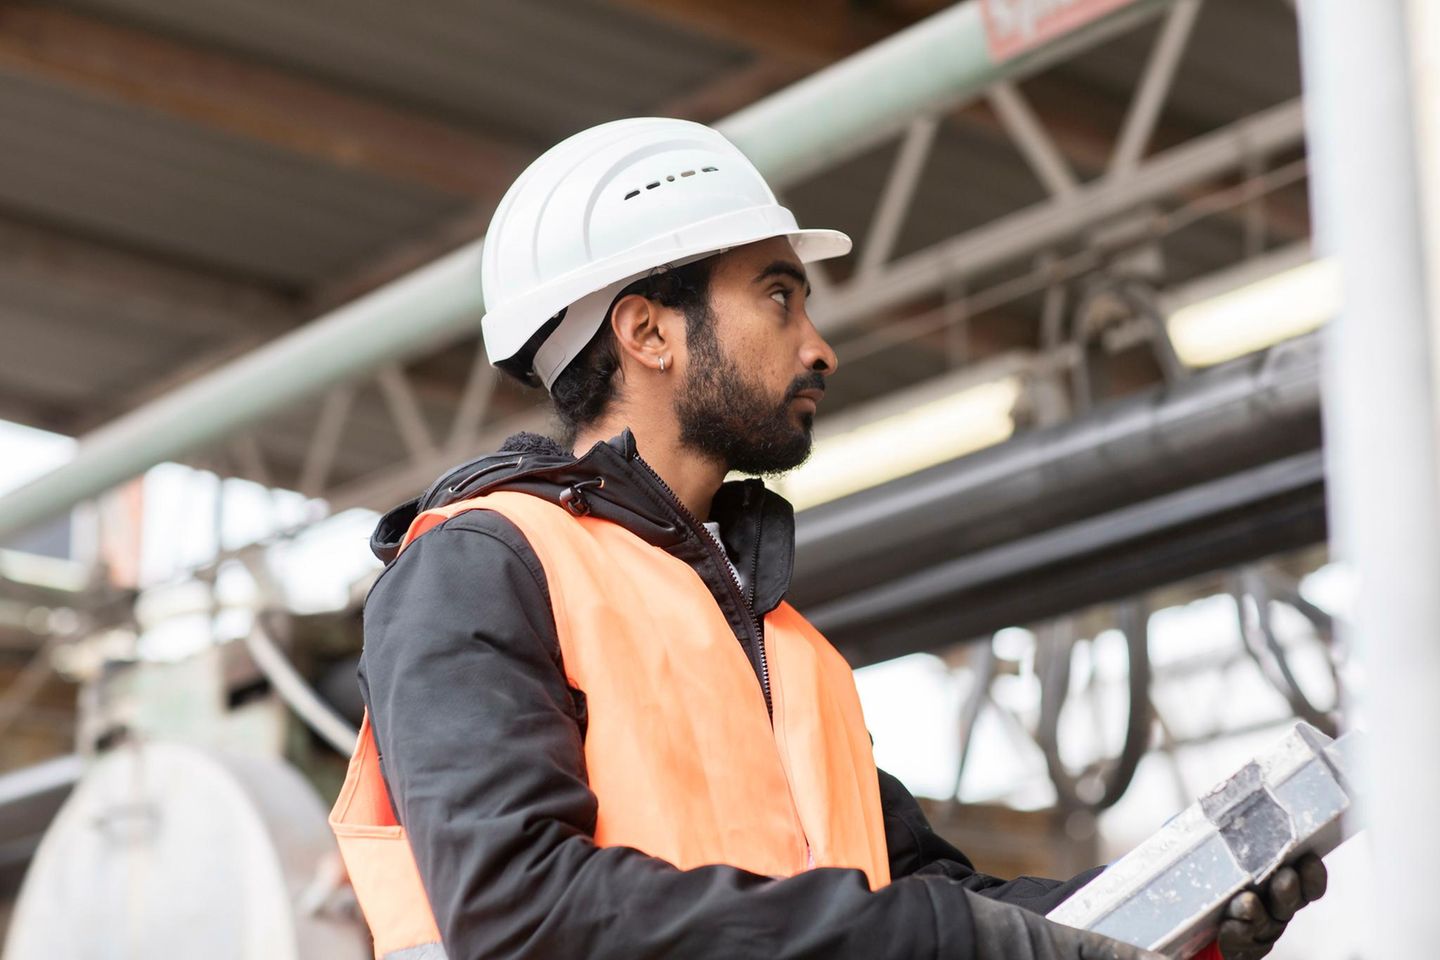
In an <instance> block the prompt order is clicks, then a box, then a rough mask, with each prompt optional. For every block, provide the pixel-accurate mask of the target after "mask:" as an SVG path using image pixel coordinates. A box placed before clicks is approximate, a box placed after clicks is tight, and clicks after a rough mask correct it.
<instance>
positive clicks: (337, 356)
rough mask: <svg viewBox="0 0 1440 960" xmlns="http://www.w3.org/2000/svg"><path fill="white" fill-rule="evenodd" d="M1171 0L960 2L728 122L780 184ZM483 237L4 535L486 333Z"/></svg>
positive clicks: (24, 512) (147, 413) (19, 515)
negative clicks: (998, 11) (1040, 5)
mask: <svg viewBox="0 0 1440 960" xmlns="http://www.w3.org/2000/svg"><path fill="white" fill-rule="evenodd" d="M1168 2H1169V0H1135V2H1134V3H1131V4H1129V5H1128V6H1125V7H1122V8H1120V10H1119V11H1117V12H1116V13H1113V14H1110V15H1108V16H1106V17H1103V18H1101V19H1100V20H1097V21H1095V22H1094V23H1091V24H1089V25H1087V26H1086V27H1084V28H1082V29H1080V30H1077V31H1075V32H1074V33H1071V34H1069V35H1067V36H1065V37H1063V38H1062V39H1061V40H1059V41H1057V42H1056V43H1054V44H1052V45H1050V46H1049V47H1045V48H1042V49H1040V50H1037V51H1033V52H1031V53H1028V54H1026V55H1024V56H1021V57H1018V58H1016V59H1013V60H1009V61H1005V62H1003V63H996V62H994V61H992V60H991V58H990V55H989V52H988V50H987V48H986V44H985V28H984V22H983V18H982V17H981V13H980V4H979V3H978V2H977V0H970V2H967V3H962V4H958V5H956V6H954V7H952V8H950V9H947V10H945V11H943V12H941V13H939V14H936V15H935V16H933V17H930V18H928V19H927V20H924V21H922V22H921V23H918V24H916V25H915V26H914V27H911V28H909V29H907V30H903V31H901V32H899V33H897V34H895V35H894V36H892V37H890V38H889V39H887V40H885V41H884V42H882V43H878V44H876V45H875V46H873V47H870V48H868V49H866V50H863V51H861V52H860V53H858V54H856V55H855V56H853V57H850V58H849V59H847V60H844V61H842V62H840V63H837V64H834V65H833V66H830V67H828V68H826V69H824V70H822V71H820V72H819V73H816V74H815V75H813V76H811V77H808V78H806V79H805V80H802V81H800V82H799V83H797V84H795V85H794V86H791V87H789V88H787V89H786V90H783V91H781V92H779V93H777V94H775V95H774V96H771V97H768V98H766V99H765V100H763V101H761V102H760V103H757V104H755V105H753V106H751V107H748V108H746V109H745V110H742V111H740V112H739V113H737V114H734V115H732V116H731V117H729V118H728V119H726V120H723V121H721V122H720V123H718V124H717V125H716V126H717V127H718V128H719V129H720V130H721V131H722V132H724V133H725V135H726V136H728V137H729V138H730V139H731V140H733V141H734V142H735V143H736V145H737V146H739V147H740V148H741V149H742V150H744V151H745V152H746V153H747V154H748V155H749V156H750V157H751V158H752V159H753V160H754V161H755V164H756V166H757V167H758V168H759V169H760V170H761V172H762V173H764V174H765V175H766V177H767V178H769V179H770V180H771V181H772V183H773V185H775V186H776V187H783V186H785V185H786V184H788V183H792V182H794V181H795V180H797V179H798V178H800V177H803V176H804V175H805V174H806V173H808V172H811V171H814V170H816V169H819V168H821V167H824V166H828V165H831V164H833V163H835V162H836V160H837V159H839V158H840V157H843V156H848V155H849V154H850V153H852V152H854V151H856V150H859V149H862V148H863V147H865V146H867V145H869V144H872V143H875V142H878V141H879V140H881V139H884V138H885V137H888V136H891V135H893V134H894V133H895V132H896V131H898V130H900V129H903V128H904V126H905V125H907V124H908V123H910V122H911V121H912V120H913V119H914V118H915V117H917V116H920V115H923V114H925V113H927V112H930V111H933V110H935V109H937V108H939V107H941V106H943V105H946V104H951V103H954V102H956V101H958V100H963V99H965V98H967V97H970V96H975V95H977V94H979V93H980V92H981V91H983V90H984V89H985V88H986V87H988V86H989V85H990V84H992V83H995V82H997V81H1000V80H1005V79H1008V78H1011V77H1016V76H1020V75H1023V74H1024V73H1026V72H1027V71H1032V70H1035V69H1038V68H1040V67H1041V66H1043V65H1045V64H1047V63H1049V62H1051V61H1053V60H1054V59H1056V58H1058V57H1061V56H1064V55H1069V54H1071V53H1073V52H1074V51H1075V50H1077V49H1080V48H1083V47H1084V46H1085V45H1088V44H1093V43H1097V42H1099V41H1101V40H1103V39H1106V38H1108V37H1110V36H1111V35H1113V34H1114V33H1116V32H1118V31H1120V30H1123V29H1126V28H1128V27H1130V26H1132V25H1133V24H1135V23H1136V22H1137V20H1139V19H1142V18H1144V17H1148V16H1151V15H1153V14H1154V13H1156V12H1157V11H1159V10H1162V9H1164V8H1165V7H1166V6H1167V5H1168ZM480 243H481V242H480V241H476V242H474V243H471V244H469V245H467V246H464V247H461V248H460V249H458V250H456V251H455V252H453V253H451V254H449V255H447V256H445V257H443V258H441V259H439V260H437V261H435V262H434V263H432V264H429V265H428V266H426V267H423V268H421V269H420V270H417V271H415V272H414V273H411V274H409V275H407V276H405V277H402V278H401V279H399V280H396V281H395V282H393V283H391V284H389V285H387V286H385V287H382V288H381V289H379V290H376V291H374V292H373V293H370V294H369V295H367V296H364V297H362V298H360V299H359V300H356V301H355V302H353V303H351V304H348V305H346V306H344V307H341V308H339V309H338V310H335V311H333V312H331V313H329V314H326V315H325V316H323V317H320V318H319V319H317V320H314V321H312V322H311V323H309V324H307V325H306V326H305V327H303V328H302V329H300V330H298V331H296V332H294V333H292V334H289V335H287V336H284V337H282V338H280V339H278V340H275V341H273V342H271V343H269V344H267V345H265V346H264V347H261V348H260V349H258V350H256V351H255V352H254V353H251V354H249V355H247V356H245V357H242V358H241V359H239V360H237V361H235V362H233V363H231V364H229V365H227V366H225V367H223V368H222V369H220V370H217V371H215V372H214V373H212V374H210V375H207V376H205V377H203V378H201V379H199V380H196V381H194V382H192V383H189V384H187V385H185V386H183V387H180V388H178V389H177V390H175V392H173V393H171V394H168V395H167V396H164V397H161V398H159V399H157V400H155V401H154V402H152V403H149V404H147V405H145V406H143V407H141V408H139V409H137V410H135V411H133V412H131V413H129V414H126V415H125V416H123V417H120V418H119V419H117V420H114V421H112V422H111V423H109V424H107V425H106V426H104V427H101V428H100V429H98V430H96V431H94V432H93V433H90V434H88V435H86V436H85V437H83V438H82V439H81V443H80V446H79V449H78V451H77V453H76V456H75V458H74V459H73V460H72V461H71V462H70V463H68V464H66V465H65V466H63V467H61V468H59V469H58V470H55V471H52V472H51V473H49V474H46V475H44V476H42V477H40V478H39V479H37V480H35V481H33V482H31V483H29V484H27V485H26V486H24V487H21V488H19V489H18V490H15V491H14V492H12V493H10V494H8V495H7V496H5V497H4V498H3V499H0V538H4V537H8V536H11V535H13V534H16V533H18V532H20V531H21V530H24V529H26V528H27V527H29V526H31V525H32V524H34V523H37V522H39V521H41V520H44V519H46V518H48V517H50V516H53V515H54V514H56V513H58V512H60V511H62V510H64V509H65V508H67V507H69V506H71V505H73V504H75V503H77V502H79V501H81V500H83V499H85V498H87V497H92V496H95V495H96V494H98V493H100V492H102V491H104V490H107V489H109V488H110V487H112V486H114V485H115V484H117V483H120V482H122V481H124V480H127V479H129V478H130V477H133V476H135V475H136V474H138V473H140V472H141V471H143V470H145V469H146V468H147V467H150V466H152V465H154V464H156V463H159V462H161V461H163V460H168V459H175V458H178V457H183V456H185V455H187V454H190V453H193V452H194V451H195V450H196V449H197V448H199V447H201V446H203V445H204V444H206V443H211V442H214V441H217V440H220V439H222V438H224V437H225V436H227V435H228V434H230V433H232V432H235V431H236V430H238V429H240V428H242V427H245V426H248V425H249V424H252V423H254V422H256V421H257V420H260V419H262V418H264V417H266V416H268V415H270V414H273V413H277V412H279V411H281V410H283V409H285V408H287V407H289V406H292V405H293V404H294V403H295V402H296V401H298V400H300V399H302V398H305V397H308V396H310V395H312V394H314V393H317V392H319V391H321V390H323V389H324V388H326V387H329V386H332V385H334V384H336V383H340V382H342V381H345V380H349V379H354V378H355V377H358V376H359V375H361V374H363V373H366V372H368V371H370V370H373V369H375V368H376V367H379V366H381V365H383V364H386V363H392V362H398V361H400V360H403V359H405V358H407V357H410V356H415V355H418V354H422V353H424V352H426V351H428V350H433V349H436V348H438V347H440V346H442V345H444V344H447V343H449V342H451V341H453V340H455V339H456V338H458V337H460V336H462V335H464V334H469V333H473V332H474V329H475V326H476V323H477V320H478V318H479V316H480V315H481V313H482V312H483V309H484V303H483V301H482V299H481V295H480V283H479V276H480Z"/></svg>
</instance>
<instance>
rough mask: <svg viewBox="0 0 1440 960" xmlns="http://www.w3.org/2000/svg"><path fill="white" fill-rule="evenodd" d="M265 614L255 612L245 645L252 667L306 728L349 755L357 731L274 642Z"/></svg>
mask: <svg viewBox="0 0 1440 960" xmlns="http://www.w3.org/2000/svg"><path fill="white" fill-rule="evenodd" d="M264 619H265V618H264V614H257V615H256V617H255V621H254V624H253V626H252V627H251V628H250V632H249V633H247V634H246V635H245V647H246V649H248V650H249V651H250V656H251V658H252V659H253V660H254V661H255V666H257V667H259V668H260V672H261V673H262V674H264V675H265V679H267V680H269V681H270V685H271V686H272V687H274V688H275V692H276V693H278V694H279V695H280V699H281V700H283V701H285V705H286V706H288V707H289V708H290V709H291V710H293V711H295V714H296V716H298V717H299V718H300V719H301V720H302V721H303V722H304V723H305V725H306V726H307V727H309V728H310V729H311V730H313V731H315V733H316V734H317V735H318V736H319V737H320V738H321V739H322V740H324V741H325V742H326V743H328V744H330V746H332V747H334V748H335V749H336V751H338V752H339V753H341V754H343V755H345V756H349V755H350V753H351V752H352V751H353V750H354V749H355V738H356V737H357V736H358V735H359V732H358V731H357V730H356V729H355V728H354V727H352V726H350V724H348V723H346V722H345V720H344V719H343V718H342V717H341V716H340V715H339V714H338V713H336V712H335V711H334V709H332V708H331V706H330V705H329V704H328V703H326V702H325V701H324V700H322V699H321V698H320V695H319V694H318V693H316V692H315V689H314V688H313V687H311V686H310V684H309V683H307V682H306V681H305V678H304V677H302V676H300V673H299V671H297V670H296V669H295V666H294V665H293V664H292V663H291V662H290V660H289V659H288V658H287V657H286V656H285V654H284V653H283V652H282V651H281V650H280V648H279V647H278V646H277V645H276V644H275V641H274V639H273V638H271V636H270V633H269V632H268V631H267V630H266V629H265V626H264Z"/></svg>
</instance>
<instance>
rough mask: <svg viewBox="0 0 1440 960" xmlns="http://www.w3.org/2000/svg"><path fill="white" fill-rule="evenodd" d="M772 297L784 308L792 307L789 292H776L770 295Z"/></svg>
mask: <svg viewBox="0 0 1440 960" xmlns="http://www.w3.org/2000/svg"><path fill="white" fill-rule="evenodd" d="M770 297H771V299H773V300H774V301H775V302H776V303H778V304H780V306H782V307H788V306H790V291H789V290H776V291H775V292H774V293H772V294H770Z"/></svg>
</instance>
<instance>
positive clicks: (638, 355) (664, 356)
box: [610, 293, 673, 372]
mask: <svg viewBox="0 0 1440 960" xmlns="http://www.w3.org/2000/svg"><path fill="white" fill-rule="evenodd" d="M672 312H673V311H670V310H666V309H665V308H664V307H662V306H660V305H659V304H657V303H655V302H653V301H651V300H647V299H645V298H644V297H642V296H640V294H638V293H632V294H630V295H629V296H627V297H622V298H621V299H620V301H619V302H618V303H616V304H615V307H614V308H613V309H612V310H611V311H610V327H611V329H612V330H613V331H614V333H615V344H616V346H617V347H618V348H619V352H620V356H621V357H622V358H629V360H630V361H631V362H633V363H635V364H637V365H639V366H641V367H645V368H647V369H650V370H655V371H657V372H660V371H661V370H662V368H661V363H662V361H663V362H664V363H665V364H666V365H668V364H669V363H671V362H672V361H671V359H670V354H671V352H672V350H673V344H672V343H671V342H670V340H669V338H668V336H667V334H668V333H669V330H670V324H671V322H672V317H671V314H672Z"/></svg>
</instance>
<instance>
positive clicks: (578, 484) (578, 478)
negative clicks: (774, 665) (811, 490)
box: [370, 429, 795, 616]
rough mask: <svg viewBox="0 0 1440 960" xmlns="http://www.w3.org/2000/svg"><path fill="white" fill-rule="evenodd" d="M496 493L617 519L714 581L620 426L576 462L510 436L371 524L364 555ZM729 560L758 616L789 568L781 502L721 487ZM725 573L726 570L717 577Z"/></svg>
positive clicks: (544, 440) (785, 504)
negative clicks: (426, 519)
mask: <svg viewBox="0 0 1440 960" xmlns="http://www.w3.org/2000/svg"><path fill="white" fill-rule="evenodd" d="M498 490H510V491H518V492H520V493H527V494H530V495H532V496H537V497H541V498H543V499H546V500H550V501H551V502H554V503H558V504H561V505H563V506H566V507H567V509H569V510H570V512H571V513H576V514H582V513H583V514H588V515H590V516H595V517H599V518H600V519H603V520H609V521H611V522H613V523H618V524H620V525H621V526H623V527H624V528H625V529H627V530H629V531H630V532H631V533H634V534H635V535H636V536H638V537H640V538H641V539H643V540H645V541H646V542H647V543H650V544H652V545H654V546H656V547H659V548H661V549H663V550H666V551H667V552H669V553H672V554H674V555H675V556H677V557H679V558H680V559H683V560H685V561H686V562H687V563H689V564H690V565H691V566H692V567H696V568H697V572H698V573H700V574H701V576H702V578H703V579H705V580H706V581H707V582H712V581H713V580H714V578H715V577H716V576H717V572H716V571H715V570H713V569H709V568H710V567H713V566H714V564H713V562H710V554H711V553H712V551H711V550H710V549H709V548H708V547H706V546H705V543H706V541H704V540H701V539H700V538H702V537H705V538H708V536H709V534H708V533H707V532H706V531H705V530H704V529H703V528H702V527H701V526H700V524H699V522H698V521H697V520H696V519H695V518H694V516H693V515H691V514H690V512H689V511H688V510H686V509H685V507H684V506H683V505H682V504H681V503H680V501H679V500H678V499H677V498H676V497H675V495H674V494H673V493H672V492H671V491H670V489H669V488H668V487H667V486H665V484H664V481H662V480H661V479H660V478H659V476H658V475H656V474H655V473H654V471H653V470H651V469H650V467H649V465H648V464H646V463H645V461H644V460H643V459H642V458H641V457H640V454H639V452H638V451H637V450H636V447H635V437H634V435H633V434H631V432H630V431H629V430H628V429H627V430H625V431H623V432H622V433H621V434H620V435H619V436H617V437H613V438H612V439H610V440H608V441H605V442H603V443H597V444H595V445H594V446H593V447H591V448H590V449H589V450H588V451H586V452H585V453H584V454H582V455H581V456H579V457H576V456H574V455H573V454H571V453H570V452H569V451H567V450H565V449H564V448H563V447H561V446H560V445H559V444H558V443H556V442H555V441H554V440H551V439H550V438H548V437H542V436H539V435H538V434H533V433H519V434H516V435H515V436H513V437H511V438H509V439H508V440H506V441H505V444H504V448H503V449H501V450H500V451H498V452H496V453H492V454H487V455H485V456H482V457H477V458H475V459H473V460H469V461H467V462H465V463H462V464H460V465H459V466H456V467H454V468H452V469H451V470H449V471H447V472H446V473H444V474H443V475H441V476H440V477H439V478H438V479H437V480H436V481H435V482H434V483H433V484H431V486H430V488H429V489H428V490H426V491H425V492H424V493H423V494H421V495H420V496H418V497H416V498H414V499H413V500H408V501H406V502H405V503H402V504H401V505H400V506H398V507H396V508H394V509H393V510H391V511H389V512H388V513H386V514H385V515H384V516H383V517H381V518H380V522H379V524H378V525H377V526H376V528H375V532H374V534H373V535H372V536H371V538H370V549H371V550H372V551H373V552H374V554H375V555H376V556H377V557H379V558H380V559H381V560H382V561H384V562H385V563H386V564H389V563H391V562H393V561H394V559H395V557H396V556H397V555H398V554H399V551H400V542H401V540H402V539H403V538H404V536H405V532H406V530H408V529H409V527H410V524H411V522H412V521H413V520H414V519H415V517H416V516H417V515H418V514H420V513H422V512H424V511H425V510H431V509H434V508H436V507H443V506H446V505H448V504H451V503H455V502H457V501H460V500H468V499H470V498H472V497H478V496H481V495H483V494H487V493H494V492H496V491H498ZM710 519H711V520H714V521H716V522H717V523H719V525H720V532H721V539H722V540H723V541H724V544H725V551H726V553H727V554H729V556H730V558H731V561H732V562H733V563H734V564H735V566H736V567H737V568H738V569H740V570H741V572H742V579H743V580H744V582H745V583H746V584H747V594H748V595H747V596H746V598H745V599H746V600H747V601H749V602H750V604H751V606H752V609H753V610H754V612H755V613H756V614H757V615H759V616H763V615H764V614H766V613H768V612H770V611H771V610H773V609H774V608H775V607H776V606H777V605H778V604H779V603H780V601H781V600H782V599H784V597H785V594H786V593H787V592H788V591H789V589H790V576H791V573H792V571H793V569H794V563H795V514H794V510H793V508H792V507H791V506H790V503H789V501H787V500H785V499H784V498H783V497H781V496H780V495H779V494H777V493H775V492H773V491H771V490H768V489H766V488H765V485H764V483H762V482H761V481H759V480H753V479H752V480H738V481H731V482H728V483H725V484H722V485H721V487H720V489H719V491H718V492H717V493H716V495H715V499H714V501H713V502H712V504H711V516H710ZM720 574H721V575H723V576H725V577H728V576H729V572H728V570H726V571H720Z"/></svg>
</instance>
